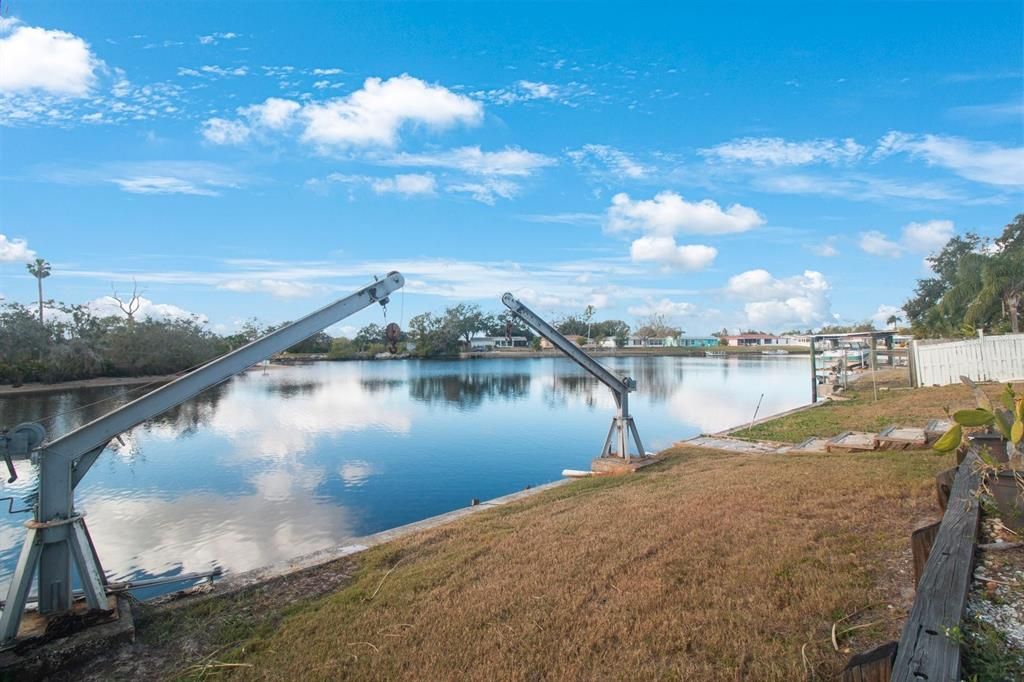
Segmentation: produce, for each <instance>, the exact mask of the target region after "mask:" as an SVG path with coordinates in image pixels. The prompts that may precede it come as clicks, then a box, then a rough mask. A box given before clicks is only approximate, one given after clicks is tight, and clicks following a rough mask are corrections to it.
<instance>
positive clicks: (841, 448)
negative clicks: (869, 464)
mask: <svg viewBox="0 0 1024 682" xmlns="http://www.w3.org/2000/svg"><path fill="white" fill-rule="evenodd" d="M875 438H876V434H874V433H865V432H863V431H847V432H845V433H841V434H839V435H838V436H836V437H835V438H832V439H831V440H829V441H828V444H827V445H826V446H825V449H826V450H828V451H829V452H868V451H871V450H874V449H876V448H877V446H878V443H877V441H876V440H875Z"/></svg>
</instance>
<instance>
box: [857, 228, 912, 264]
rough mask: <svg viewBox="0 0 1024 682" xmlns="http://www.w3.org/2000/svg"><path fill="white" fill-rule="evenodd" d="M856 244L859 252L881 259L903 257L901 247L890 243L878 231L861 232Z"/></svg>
mask: <svg viewBox="0 0 1024 682" xmlns="http://www.w3.org/2000/svg"><path fill="white" fill-rule="evenodd" d="M857 244H858V245H859V246H860V248H861V251H863V252H864V253H870V254H871V255H872V256H881V257H883V258H899V257H900V256H902V255H903V247H902V246H900V245H899V244H897V243H896V242H894V241H892V240H891V239H889V238H888V237H886V236H885V235H884V234H882V233H881V232H879V231H878V230H869V231H867V232H861V234H860V239H859V240H858V242H857Z"/></svg>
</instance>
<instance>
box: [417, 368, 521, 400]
mask: <svg viewBox="0 0 1024 682" xmlns="http://www.w3.org/2000/svg"><path fill="white" fill-rule="evenodd" d="M529 392H530V375H529V374H525V373H524V374H444V375H439V376H429V377H417V378H414V379H410V380H409V396H410V397H411V398H412V399H413V400H418V401H420V402H425V403H436V402H443V403H447V404H449V405H457V406H459V407H463V408H466V407H479V406H480V404H481V403H483V401H484V400H485V399H488V400H493V399H495V398H501V399H503V400H520V399H522V398H525V397H526V396H527V395H528V394H529Z"/></svg>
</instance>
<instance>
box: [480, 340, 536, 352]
mask: <svg viewBox="0 0 1024 682" xmlns="http://www.w3.org/2000/svg"><path fill="white" fill-rule="evenodd" d="M528 345H529V341H527V339H526V337H525V336H513V337H512V341H511V342H509V339H508V337H507V336H474V337H473V338H471V339H470V340H469V348H470V350H475V351H487V350H496V349H501V348H526V347H527V346H528Z"/></svg>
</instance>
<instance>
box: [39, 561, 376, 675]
mask: <svg viewBox="0 0 1024 682" xmlns="http://www.w3.org/2000/svg"><path fill="white" fill-rule="evenodd" d="M355 566H356V564H355V562H354V561H353V560H352V559H349V558H345V559H340V560H337V561H333V562H331V563H328V564H325V565H323V566H319V567H317V568H315V569H308V570H305V571H301V572H298V573H294V574H292V575H288V576H284V577H281V578H276V579H274V580H271V581H268V582H266V583H262V584H260V585H257V586H254V587H252V588H249V589H247V590H243V591H241V592H238V593H235V594H232V595H229V596H226V597H219V596H216V595H210V596H203V597H191V598H186V599H182V600H179V601H174V602H169V603H166V604H162V605H159V606H152V605H147V604H142V603H140V604H136V605H135V606H134V609H133V610H134V612H135V620H136V640H135V642H134V643H133V644H129V645H125V646H122V647H120V648H119V649H117V650H115V651H113V652H110V654H109V655H108V656H105V657H103V658H98V659H96V660H94V661H92V662H91V663H89V664H88V665H86V666H83V667H82V668H79V669H77V670H72V671H68V672H65V673H63V674H60V675H56V676H53V677H51V678H50V679H52V680H57V681H59V682H72V681H74V682H79V681H83V682H100V681H106V680H155V679H205V678H208V677H210V676H213V675H216V674H219V673H220V672H221V671H223V670H224V668H222V667H221V666H220V660H219V656H220V655H221V654H222V653H226V652H235V651H236V650H237V649H238V647H240V646H242V645H244V643H245V642H246V641H248V640H250V639H252V638H254V637H257V636H267V635H270V634H272V633H273V631H274V630H275V629H276V628H277V626H278V625H279V624H280V622H281V621H282V620H283V619H284V618H285V617H286V616H287V615H288V614H289V613H291V612H292V610H294V609H298V608H302V606H304V605H306V604H309V603H311V602H312V601H314V600H316V599H317V598H320V597H322V596H323V595H325V594H328V593H330V592H333V591H335V590H337V589H339V588H341V587H343V586H344V585H345V584H347V583H348V582H349V581H350V580H351V578H352V574H353V571H354V570H355Z"/></svg>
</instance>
